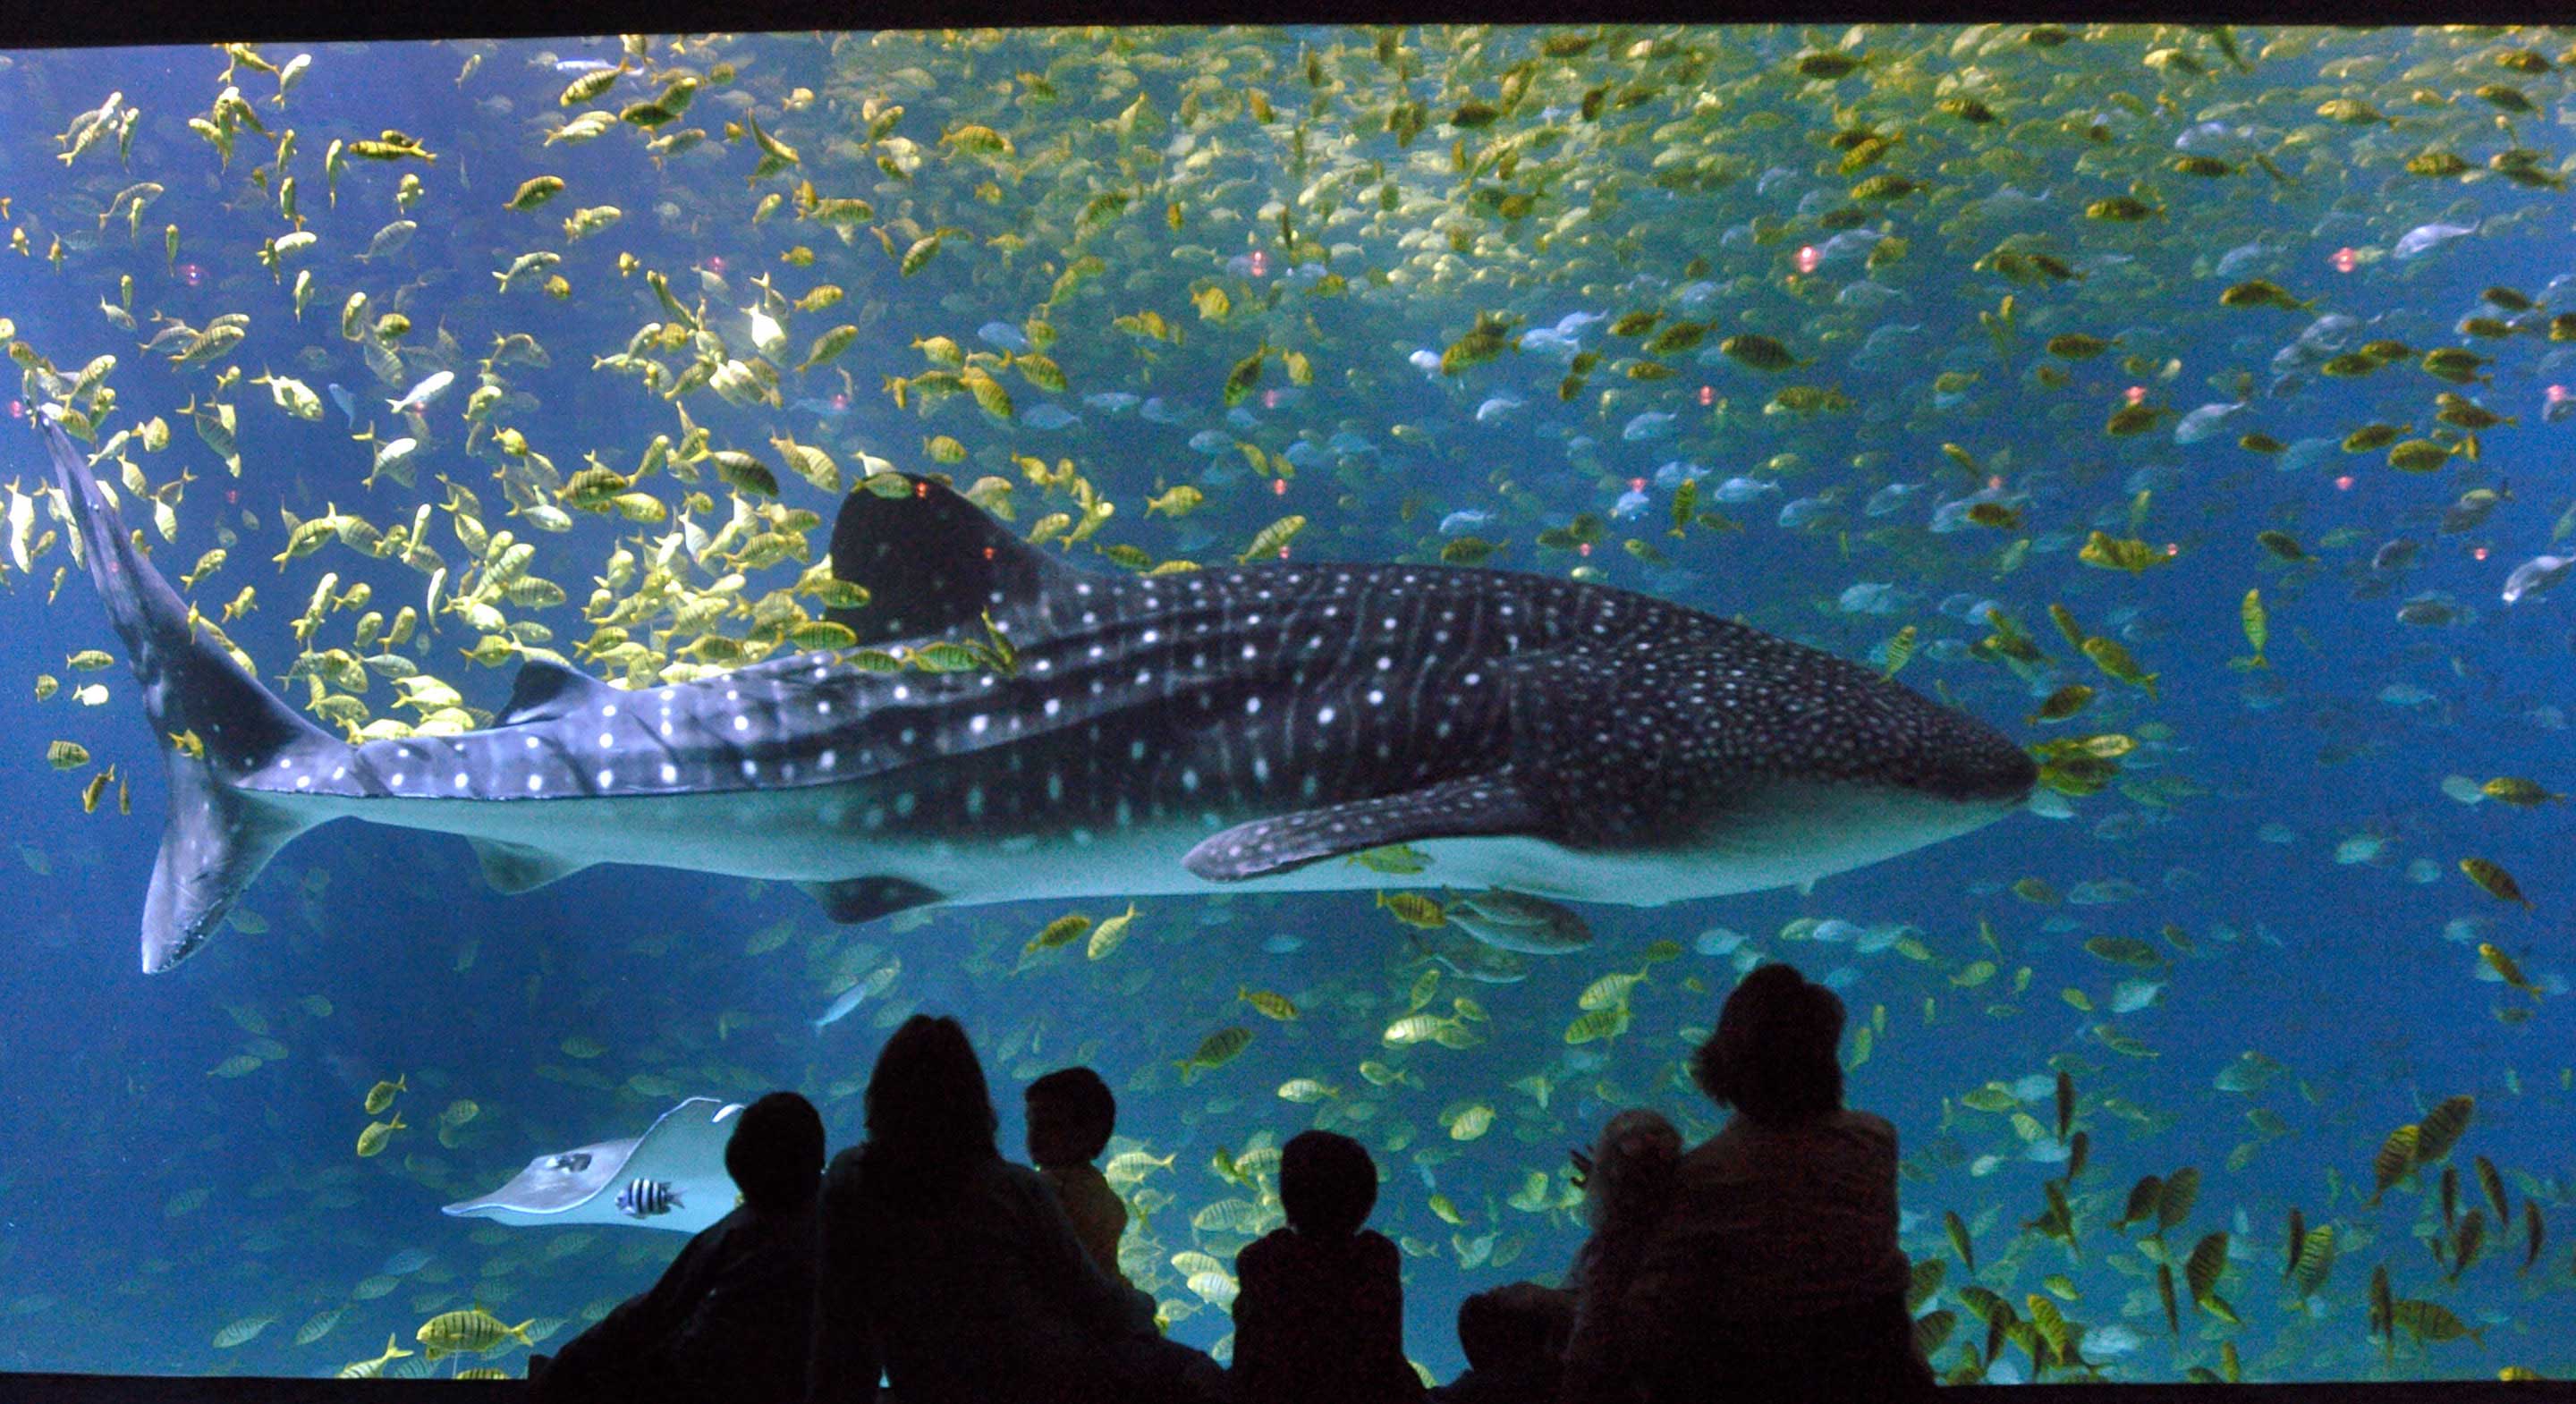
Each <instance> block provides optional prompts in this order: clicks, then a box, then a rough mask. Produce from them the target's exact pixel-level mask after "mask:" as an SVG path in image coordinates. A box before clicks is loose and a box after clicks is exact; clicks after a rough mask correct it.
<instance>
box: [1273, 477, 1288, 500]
mask: <svg viewBox="0 0 2576 1404" xmlns="http://www.w3.org/2000/svg"><path fill="white" fill-rule="evenodd" d="M1270 495H1271V496H1273V497H1286V496H1287V495H1288V480H1287V479H1286V478H1272V479H1271V480H1270Z"/></svg>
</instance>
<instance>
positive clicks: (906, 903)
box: [802, 877, 948, 926]
mask: <svg viewBox="0 0 2576 1404" xmlns="http://www.w3.org/2000/svg"><path fill="white" fill-rule="evenodd" d="M802 886H803V887H804V889H805V890H806V891H807V892H810V893H812V894H813V895H814V900H815V901H817V902H820V903H822V904H823V915H825V916H827V917H830V918H831V919H832V920H834V921H837V922H839V923H841V924H842V925H843V926H856V925H858V924H859V923H860V922H863V921H874V920H876V919H877V918H878V917H881V916H892V915H893V914H895V913H896V912H900V911H908V910H910V909H912V908H914V907H927V906H929V905H930V904H931V903H933V902H944V901H947V900H948V894H947V893H945V892H937V891H933V890H932V889H930V888H927V887H924V886H922V885H921V884H920V883H917V882H913V881H911V880H909V879H906V878H899V877H866V878H844V879H842V880H841V881H839V882H809V883H804V884H802Z"/></svg>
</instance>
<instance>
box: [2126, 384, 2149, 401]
mask: <svg viewBox="0 0 2576 1404" xmlns="http://www.w3.org/2000/svg"><path fill="white" fill-rule="evenodd" d="M2120 395H2121V397H2122V398H2124V399H2126V400H2127V401H2128V402H2129V403H2130V404H2133V405H2134V404H2136V403H2138V402H2139V401H2141V400H2144V399H2145V398H2147V387H2145V386H2143V385H2132V386H2130V387H2129V388H2128V389H2126V390H2123V391H2121V392H2120Z"/></svg>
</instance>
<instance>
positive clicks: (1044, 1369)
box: [807, 1014, 1223, 1404]
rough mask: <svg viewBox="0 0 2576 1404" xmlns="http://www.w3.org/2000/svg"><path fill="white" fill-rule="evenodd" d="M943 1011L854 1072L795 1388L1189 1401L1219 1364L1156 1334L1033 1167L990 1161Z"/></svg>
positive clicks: (835, 1393) (990, 1145) (964, 1057)
mask: <svg viewBox="0 0 2576 1404" xmlns="http://www.w3.org/2000/svg"><path fill="white" fill-rule="evenodd" d="M997 1124H998V1118H996V1117H995V1115H994V1113H993V1100H992V1096H991V1094H990V1093H989V1092H988V1091H987V1090H986V1086H985V1082H984V1069H983V1065H982V1064H981V1063H979V1062H978V1061H977V1060H976V1057H975V1050H974V1047H973V1046H972V1045H971V1044H969V1043H968V1042H967V1039H966V1031H965V1029H963V1028H961V1027H960V1026H959V1025H958V1023H957V1021H956V1020H955V1019H951V1018H946V1017H938V1018H934V1017H931V1016H929V1015H920V1014H917V1015H914V1016H913V1017H912V1018H910V1019H907V1020H905V1021H904V1023H903V1025H902V1027H900V1028H898V1029H896V1030H895V1032H894V1035H893V1037H891V1038H889V1039H887V1040H886V1045H885V1048H884V1050H883V1051H882V1052H880V1053H879V1054H878V1055H877V1064H876V1070H875V1072H874V1074H873V1075H872V1076H871V1077H870V1078H869V1080H868V1090H867V1139H866V1141H865V1142H863V1143H862V1144H860V1145H857V1146H853V1147H851V1148H849V1149H848V1150H844V1151H842V1152H841V1153H840V1154H839V1155H837V1156H835V1157H833V1159H832V1164H831V1167H830V1168H829V1169H828V1170H826V1171H825V1172H824V1176H823V1195H822V1205H821V1232H822V1259H821V1262H820V1264H819V1267H818V1270H817V1273H816V1279H817V1288H816V1295H815V1306H814V1331H813V1354H812V1363H811V1365H810V1369H809V1374H810V1383H809V1393H808V1396H807V1397H808V1398H809V1399H810V1400H812V1401H814V1402H815V1404H842V1401H853V1400H869V1399H873V1398H874V1397H875V1396H876V1389H877V1384H878V1380H879V1378H880V1374H881V1373H882V1377H883V1378H884V1379H885V1380H886V1381H887V1382H888V1383H890V1384H891V1385H892V1386H893V1388H894V1391H895V1393H896V1394H897V1395H898V1396H899V1397H900V1398H901V1399H902V1400H903V1404H1005V1402H1006V1401H1022V1400H1032V1401H1034V1400H1045V1401H1064V1402H1065V1404H1092V1402H1093V1401H1102V1402H1103V1404H1106V1401H1112V1400H1115V1401H1118V1404H1128V1402H1129V1401H1149V1402H1150V1401H1195V1400H1198V1399H1202V1398H1205V1397H1208V1395H1209V1394H1210V1393H1211V1392H1212V1391H1213V1390H1214V1389H1215V1388H1217V1387H1218V1386H1219V1385H1220V1384H1221V1382H1222V1380H1223V1374H1222V1372H1221V1371H1219V1370H1218V1369H1217V1367H1216V1364H1215V1362H1214V1361H1211V1360H1209V1359H1208V1358H1207V1357H1206V1356H1205V1355H1202V1354H1200V1353H1199V1352H1197V1351H1194V1350H1191V1349H1190V1348H1188V1347H1187V1346H1183V1345H1180V1344H1178V1343H1176V1342H1172V1341H1166V1340H1164V1339H1163V1338H1162V1337H1161V1336H1160V1335H1158V1334H1156V1333H1155V1330H1154V1324H1153V1318H1152V1309H1153V1307H1152V1299H1151V1298H1149V1297H1147V1296H1146V1295H1145V1294H1144V1293H1142V1292H1138V1291H1135V1290H1134V1289H1132V1288H1128V1287H1123V1286H1121V1285H1120V1284H1118V1283H1117V1282H1116V1281H1114V1280H1112V1279H1111V1278H1110V1277H1109V1276H1108V1275H1107V1274H1105V1273H1103V1272H1102V1271H1101V1270H1100V1265H1099V1264H1098V1263H1096V1262H1094V1261H1093V1260H1092V1257H1091V1255H1090V1254H1089V1253H1087V1252H1085V1251H1083V1247H1082V1243H1081V1240H1079V1239H1078V1238H1076V1237H1075V1236H1074V1231H1073V1223H1072V1221H1071V1220H1069V1219H1067V1218H1066V1217H1065V1212H1064V1209H1063V1207H1062V1206H1061V1205H1059V1204H1057V1203H1056V1199H1055V1194H1054V1192H1053V1191H1051V1190H1049V1189H1048V1188H1047V1184H1046V1181H1045V1180H1043V1179H1041V1178H1039V1176H1038V1173H1037V1172H1036V1171H1034V1170H1031V1169H1029V1168H1028V1167H1026V1166H1023V1165H1014V1164H1012V1163H1010V1162H1009V1161H1006V1160H1004V1159H1003V1158H1002V1155H1001V1152H1000V1150H999V1149H998V1148H997V1147H996V1146H995V1144H994V1132H995V1130H996V1128H997Z"/></svg>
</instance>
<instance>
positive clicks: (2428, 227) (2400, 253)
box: [2388, 224, 2478, 263]
mask: <svg viewBox="0 0 2576 1404" xmlns="http://www.w3.org/2000/svg"><path fill="white" fill-rule="evenodd" d="M2477 232H2478V231H2477V230H2475V229H2473V228H2470V227H2469V226H2468V225H2465V224H2419V225H2417V226H2415V227H2414V228H2412V229H2409V230H2407V231H2406V234H2405V237H2403V238H2401V239H2399V240H2398V241H2397V246H2396V247H2395V248H2393V249H2390V250H2389V251H2388V256H2389V257H2390V258H2393V259H2396V260H2397V261H2398V262H2399V263H2404V262H2406V261H2407V260H2408V259H2414V258H2421V257H2423V256H2424V255H2426V254H2428V253H2431V252H2432V251H2433V250H2435V249H2438V248H2440V247H2442V246H2443V245H2444V244H2447V243H2449V242H2451V241H2452V240H2453V239H2465V238H2467V237H2468V236H2470V235H2472V234H2475V233H2477Z"/></svg>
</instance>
